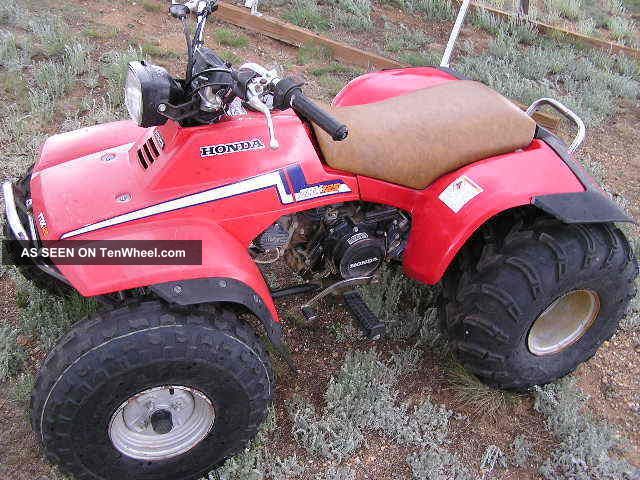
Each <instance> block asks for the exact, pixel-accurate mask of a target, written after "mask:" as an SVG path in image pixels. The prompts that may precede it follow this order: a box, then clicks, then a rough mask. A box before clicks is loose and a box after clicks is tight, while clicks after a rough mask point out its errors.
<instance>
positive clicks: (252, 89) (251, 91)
mask: <svg viewBox="0 0 640 480" xmlns="http://www.w3.org/2000/svg"><path fill="white" fill-rule="evenodd" d="M247 104H248V105H249V106H250V107H251V108H253V109H255V110H257V111H259V112H260V113H262V114H263V115H264V116H265V118H266V119H267V128H268V129H269V147H270V148H271V149H272V150H276V149H277V148H278V147H280V143H278V139H277V138H276V132H275V129H274V127H273V118H272V117H271V110H269V107H267V106H266V105H265V104H264V102H263V101H262V100H260V95H259V93H258V92H257V91H256V84H250V85H249V86H248V88H247Z"/></svg>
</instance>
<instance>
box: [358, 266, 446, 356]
mask: <svg viewBox="0 0 640 480" xmlns="http://www.w3.org/2000/svg"><path fill="white" fill-rule="evenodd" d="M360 291H361V292H362V295H363V298H364V300H365V301H366V303H367V305H368V306H369V308H371V310H372V311H373V313H375V314H376V315H377V316H378V317H379V318H380V320H381V321H382V322H384V323H385V325H386V329H387V332H386V335H387V337H389V338H392V339H396V340H401V339H406V338H409V337H412V336H415V335H417V334H419V333H421V332H422V334H424V336H422V335H421V342H422V343H426V344H428V345H429V346H430V347H432V348H436V349H438V348H444V344H445V342H444V339H443V338H442V336H441V334H440V333H439V329H437V328H431V327H432V325H431V324H432V323H437V321H434V320H432V319H433V315H434V312H433V309H432V307H433V306H434V305H435V304H436V302H437V299H438V297H439V294H440V290H439V289H438V287H430V286H428V285H424V284H421V283H418V282H415V281H413V280H411V279H410V278H408V277H407V276H406V275H404V273H403V272H402V269H401V268H399V267H395V266H385V267H384V268H383V269H382V270H381V272H380V281H379V282H377V283H374V284H371V285H367V286H366V287H362V288H361V289H360ZM427 334H428V335H429V336H430V337H429V338H427Z"/></svg>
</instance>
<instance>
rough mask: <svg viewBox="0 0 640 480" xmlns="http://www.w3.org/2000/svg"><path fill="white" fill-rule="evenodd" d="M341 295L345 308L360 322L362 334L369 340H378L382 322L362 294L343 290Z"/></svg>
mask: <svg viewBox="0 0 640 480" xmlns="http://www.w3.org/2000/svg"><path fill="white" fill-rule="evenodd" d="M343 296H344V302H345V304H346V305H347V308H348V309H349V311H350V312H351V315H353V317H354V318H355V319H356V320H357V321H358V323H359V324H360V327H361V328H362V331H363V332H364V335H365V336H366V337H367V338H368V339H370V340H378V339H379V338H380V337H381V336H382V335H383V334H384V331H385V325H384V323H382V322H381V321H380V319H379V318H378V317H377V316H376V315H375V314H374V313H373V312H372V311H371V309H370V308H369V307H368V306H367V304H366V303H365V302H364V300H363V299H362V296H361V295H360V294H359V293H358V292H356V291H355V290H354V291H351V292H345V293H344V294H343Z"/></svg>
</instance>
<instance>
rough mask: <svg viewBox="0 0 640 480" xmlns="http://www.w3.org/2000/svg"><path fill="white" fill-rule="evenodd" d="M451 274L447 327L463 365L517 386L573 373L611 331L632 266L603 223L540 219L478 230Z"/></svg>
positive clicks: (622, 242) (625, 300)
mask: <svg viewBox="0 0 640 480" xmlns="http://www.w3.org/2000/svg"><path fill="white" fill-rule="evenodd" d="M463 256H466V259H465V260H464V261H462V262H460V264H459V270H458V271H455V270H454V271H452V272H450V273H449V274H448V275H449V278H447V282H448V283H449V285H450V287H449V288H448V289H445V291H447V290H448V292H449V295H448V298H446V300H445V309H444V315H445V319H444V320H445V321H444V323H445V327H446V329H447V332H448V335H449V338H450V339H451V341H452V343H453V348H454V351H455V353H456V355H457V357H458V358H459V360H460V361H461V362H462V364H463V365H464V366H465V367H466V368H467V369H468V370H469V371H471V372H472V373H474V374H475V375H477V376H478V377H479V378H481V379H482V380H483V381H485V382H486V383H488V384H490V385H492V386H497V387H501V388H507V389H515V390H522V389H526V388H528V387H531V386H533V385H542V384H545V383H548V382H551V381H553V380H555V379H557V378H559V377H562V376H564V375H566V374H567V373H569V372H571V371H573V370H574V369H575V368H576V367H577V366H578V365H580V364H581V363H582V362H584V361H585V360H587V359H589V358H590V357H591V356H593V355H594V354H595V352H596V350H597V349H598V348H599V347H600V346H601V345H602V343H603V342H605V341H606V340H608V339H609V338H611V336H612V335H613V334H614V332H615V331H616V328H617V326H618V323H619V321H620V319H621V318H622V316H623V315H624V313H625V311H626V309H627V306H628V304H629V301H630V300H631V299H632V298H633V296H634V294H635V286H634V279H635V277H636V275H637V273H638V264H637V260H636V259H635V257H634V255H633V252H632V249H631V247H630V245H629V243H628V241H627V239H626V238H625V237H624V235H623V233H622V232H621V231H620V230H619V229H617V228H615V226H613V225H610V224H589V225H566V224H563V223H561V222H559V221H557V220H554V219H549V218H538V219H537V220H535V221H534V222H533V223H529V225H528V226H525V225H524V224H523V223H520V224H517V225H516V226H512V228H511V229H510V231H508V233H506V234H504V235H500V233H499V229H493V230H490V231H488V232H487V231H485V232H484V235H479V236H478V238H476V239H475V241H474V244H473V246H472V247H471V248H470V249H469V251H467V252H465V253H464V254H463Z"/></svg>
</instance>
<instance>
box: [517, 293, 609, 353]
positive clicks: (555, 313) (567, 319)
mask: <svg viewBox="0 0 640 480" xmlns="http://www.w3.org/2000/svg"><path fill="white" fill-rule="evenodd" d="M599 312H600V297H599V296H598V294H597V293H596V292H594V291H592V290H573V291H571V292H569V293H566V294H564V295H562V296H561V297H560V298H558V299H556V300H555V301H554V302H553V303H552V304H551V305H549V306H548V307H547V308H546V309H545V311H544V312H542V313H541V314H540V316H539V317H538V318H537V319H536V321H535V322H533V325H532V326H531V330H529V335H528V338H527V346H528V348H529V351H530V352H531V353H533V354H534V355H537V356H544V355H553V354H555V353H559V352H561V351H563V350H565V349H566V348H568V347H569V346H571V345H573V344H574V343H575V342H577V341H578V340H580V338H582V336H583V335H584V334H585V333H586V332H587V330H589V328H591V325H593V322H594V321H595V319H596V317H597V316H598V313H599Z"/></svg>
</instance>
